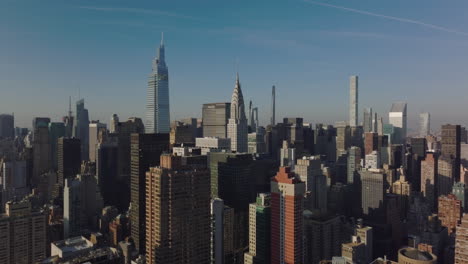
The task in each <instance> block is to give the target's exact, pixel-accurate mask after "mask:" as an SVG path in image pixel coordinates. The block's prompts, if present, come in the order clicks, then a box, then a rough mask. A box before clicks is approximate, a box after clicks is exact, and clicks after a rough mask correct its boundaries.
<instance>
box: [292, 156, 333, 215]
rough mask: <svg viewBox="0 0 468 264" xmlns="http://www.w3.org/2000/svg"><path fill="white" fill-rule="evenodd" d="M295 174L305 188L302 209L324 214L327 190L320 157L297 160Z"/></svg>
mask: <svg viewBox="0 0 468 264" xmlns="http://www.w3.org/2000/svg"><path fill="white" fill-rule="evenodd" d="M295 172H296V174H297V176H298V178H299V179H300V180H301V181H302V182H303V183H304V184H305V187H306V189H305V190H306V192H305V197H304V207H305V208H306V209H309V210H311V211H313V210H318V211H319V212H322V213H325V212H326V210H327V190H328V188H327V182H326V177H325V175H323V173H322V167H321V161H320V156H312V157H303V158H302V159H298V160H297V163H296V166H295Z"/></svg>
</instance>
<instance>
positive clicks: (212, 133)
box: [202, 103, 231, 138]
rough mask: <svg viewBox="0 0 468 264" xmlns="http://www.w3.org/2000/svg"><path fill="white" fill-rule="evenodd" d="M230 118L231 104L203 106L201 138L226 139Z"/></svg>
mask: <svg viewBox="0 0 468 264" xmlns="http://www.w3.org/2000/svg"><path fill="white" fill-rule="evenodd" d="M230 117H231V103H210V104H203V108H202V118H203V137H218V138H227V124H228V120H229V118H230Z"/></svg>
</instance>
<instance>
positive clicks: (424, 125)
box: [419, 113, 431, 138]
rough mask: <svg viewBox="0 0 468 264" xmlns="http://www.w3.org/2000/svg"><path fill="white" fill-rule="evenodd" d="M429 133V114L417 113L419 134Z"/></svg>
mask: <svg viewBox="0 0 468 264" xmlns="http://www.w3.org/2000/svg"><path fill="white" fill-rule="evenodd" d="M429 134H431V114H429V113H421V114H419V136H420V137H424V138H425V137H426V136H429Z"/></svg>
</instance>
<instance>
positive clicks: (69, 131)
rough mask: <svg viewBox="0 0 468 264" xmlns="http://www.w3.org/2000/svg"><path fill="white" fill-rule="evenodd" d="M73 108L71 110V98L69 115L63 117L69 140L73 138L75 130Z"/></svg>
mask: <svg viewBox="0 0 468 264" xmlns="http://www.w3.org/2000/svg"><path fill="white" fill-rule="evenodd" d="M72 114H73V113H72V108H71V96H70V97H69V98H68V115H66V116H64V117H62V121H63V123H64V125H65V137H67V138H71V137H73V134H74V132H73V129H74V125H73V121H74V118H73V115H72Z"/></svg>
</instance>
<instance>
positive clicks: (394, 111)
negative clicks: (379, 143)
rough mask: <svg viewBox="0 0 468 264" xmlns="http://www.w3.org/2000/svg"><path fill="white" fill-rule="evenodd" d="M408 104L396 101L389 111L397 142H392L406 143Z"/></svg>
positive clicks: (390, 122)
mask: <svg viewBox="0 0 468 264" xmlns="http://www.w3.org/2000/svg"><path fill="white" fill-rule="evenodd" d="M406 112H407V105H406V103H405V102H396V103H393V104H392V108H391V109H390V112H389V113H388V122H389V124H390V125H393V128H394V129H395V142H393V141H392V144H404V143H405V141H406V130H407V113H406ZM384 133H385V132H384Z"/></svg>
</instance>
